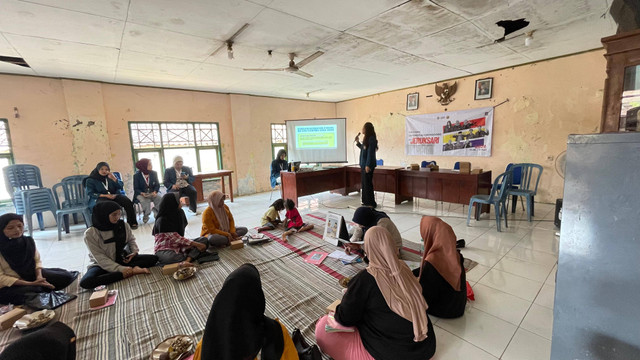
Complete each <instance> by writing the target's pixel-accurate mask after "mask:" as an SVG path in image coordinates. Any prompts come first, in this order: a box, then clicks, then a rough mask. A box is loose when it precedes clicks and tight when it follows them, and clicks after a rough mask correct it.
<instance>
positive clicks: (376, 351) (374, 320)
mask: <svg viewBox="0 0 640 360" xmlns="http://www.w3.org/2000/svg"><path fill="white" fill-rule="evenodd" d="M364 239H365V240H364V247H365V252H366V253H367V256H368V257H369V266H368V267H367V268H366V269H365V270H363V271H361V272H360V273H358V275H356V276H354V277H353V279H351V281H349V285H348V287H347V291H346V293H345V294H344V296H343V297H342V301H341V303H340V305H338V307H337V308H336V312H335V314H333V313H331V314H329V315H328V316H324V317H322V318H320V320H318V322H317V324H316V340H317V342H318V346H320V348H321V349H322V351H323V352H324V353H325V354H328V355H329V356H331V357H332V358H333V359H334V360H371V359H376V360H397V359H403V360H425V359H430V358H431V357H432V356H433V354H435V351H436V336H435V333H434V332H433V327H432V325H431V321H430V320H429V317H428V316H427V308H428V306H427V303H426V302H425V300H424V297H423V296H422V289H421V287H420V284H419V283H418V281H417V279H416V277H415V276H414V275H413V274H412V273H411V270H410V269H409V267H408V266H407V264H405V263H404V261H402V260H398V255H397V251H396V249H395V246H394V244H393V241H392V238H391V234H390V233H389V231H387V230H386V229H385V228H383V227H380V226H373V227H371V228H370V229H369V230H367V232H366V233H365V235H364ZM327 325H328V326H331V327H353V328H352V330H354V331H353V332H330V333H329V332H327V331H326V326H327Z"/></svg>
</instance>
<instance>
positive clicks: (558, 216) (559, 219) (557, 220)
mask: <svg viewBox="0 0 640 360" xmlns="http://www.w3.org/2000/svg"><path fill="white" fill-rule="evenodd" d="M561 222H562V199H556V215H555V216H554V217H553V223H554V224H555V226H556V227H557V228H558V229H559V228H560V223H561Z"/></svg>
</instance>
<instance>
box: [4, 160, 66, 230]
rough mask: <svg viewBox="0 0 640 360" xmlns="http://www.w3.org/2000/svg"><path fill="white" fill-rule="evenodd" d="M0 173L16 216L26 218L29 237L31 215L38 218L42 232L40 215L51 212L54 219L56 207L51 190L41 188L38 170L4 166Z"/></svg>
mask: <svg viewBox="0 0 640 360" xmlns="http://www.w3.org/2000/svg"><path fill="white" fill-rule="evenodd" d="M2 171H3V172H4V178H5V184H6V186H7V191H8V192H9V194H11V199H12V200H13V206H14V207H15V209H16V214H18V215H25V216H26V217H27V231H28V233H29V235H30V236H32V235H33V221H32V219H31V217H32V216H33V214H36V216H37V218H38V224H39V225H40V230H44V218H43V216H42V213H43V212H44V211H51V213H52V214H53V216H54V218H55V215H56V210H57V206H56V201H55V199H54V197H53V192H51V189H49V188H45V187H43V186H42V177H41V176H40V169H39V168H38V167H37V166H35V165H28V164H18V165H9V166H5V167H4V168H3V169H2Z"/></svg>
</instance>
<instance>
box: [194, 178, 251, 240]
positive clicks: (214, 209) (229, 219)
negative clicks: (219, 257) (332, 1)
mask: <svg viewBox="0 0 640 360" xmlns="http://www.w3.org/2000/svg"><path fill="white" fill-rule="evenodd" d="M207 202H208V203H209V206H208V207H207V208H206V209H205V211H204V212H203V213H202V231H201V232H200V236H208V237H209V244H210V245H215V246H226V245H228V244H229V243H231V242H232V241H234V240H237V239H239V238H240V237H242V236H244V235H246V234H247V232H248V229H247V228H246V227H236V224H235V222H234V221H233V215H231V211H230V210H229V207H228V206H227V205H225V204H224V194H223V193H222V192H220V191H218V190H216V191H213V192H211V194H209V196H208V197H207Z"/></svg>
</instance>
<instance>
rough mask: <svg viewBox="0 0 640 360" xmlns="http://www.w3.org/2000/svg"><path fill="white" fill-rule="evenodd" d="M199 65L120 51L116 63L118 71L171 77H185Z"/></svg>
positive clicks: (181, 60)
mask: <svg viewBox="0 0 640 360" xmlns="http://www.w3.org/2000/svg"><path fill="white" fill-rule="evenodd" d="M198 65H199V63H197V62H195V61H189V60H184V59H174V58H169V57H161V56H157V55H149V54H144V53H139V52H134V51H121V52H120V59H119V61H118V71H119V70H120V69H123V70H136V71H143V72H149V73H156V74H157V75H160V76H161V75H173V76H182V77H184V76H187V75H189V74H190V73H191V72H192V71H193V70H195V68H196V67H197V66H198Z"/></svg>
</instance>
